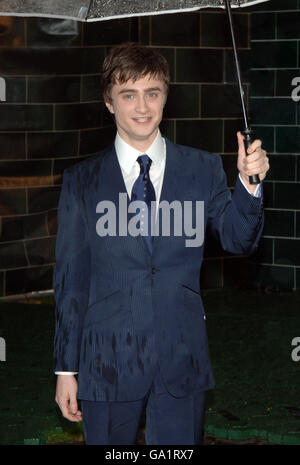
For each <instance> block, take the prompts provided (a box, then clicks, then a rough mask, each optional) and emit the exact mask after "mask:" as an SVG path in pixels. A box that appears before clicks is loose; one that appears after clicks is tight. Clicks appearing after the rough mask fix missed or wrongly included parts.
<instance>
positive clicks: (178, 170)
mask: <svg viewBox="0 0 300 465" xmlns="http://www.w3.org/2000/svg"><path fill="white" fill-rule="evenodd" d="M165 140H166V166H165V173H164V179H163V185H162V190H161V195H160V201H159V202H160V203H161V202H163V201H166V202H168V203H172V202H173V201H174V200H180V198H181V197H180V185H179V180H180V177H181V175H182V168H183V165H182V157H181V154H180V152H179V151H178V149H177V148H176V146H175V145H174V144H173V143H172V142H170V141H169V140H168V139H167V138H165ZM160 220H161V218H160ZM159 223H160V226H161V221H159ZM166 239H167V238H166V237H164V241H163V246H164V247H165V246H166ZM171 239H172V237H171V236H170V237H169V238H168V240H169V241H170V240H171ZM160 242H161V241H160V236H159V235H157V236H155V237H154V239H153V253H154V252H157V248H158V246H159V244H160Z"/></svg>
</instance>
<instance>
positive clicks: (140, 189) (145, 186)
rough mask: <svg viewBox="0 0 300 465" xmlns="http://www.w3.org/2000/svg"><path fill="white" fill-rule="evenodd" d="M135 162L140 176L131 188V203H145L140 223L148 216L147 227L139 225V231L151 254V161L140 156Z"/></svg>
mask: <svg viewBox="0 0 300 465" xmlns="http://www.w3.org/2000/svg"><path fill="white" fill-rule="evenodd" d="M137 162H138V163H139V165H140V174H139V176H138V177H137V179H136V181H135V183H134V184H133V187H132V193H131V201H134V200H142V201H143V202H145V203H146V206H147V209H145V212H143V211H142V212H140V213H141V222H142V221H143V216H144V215H147V214H148V222H147V223H148V227H147V228H146V227H144V225H143V224H141V225H140V230H141V232H142V234H143V236H144V238H145V241H146V244H147V246H148V249H149V252H150V253H152V237H151V208H150V207H151V202H154V201H155V190H154V187H153V184H152V182H151V180H150V176H149V170H150V166H151V163H152V160H151V159H150V158H149V157H148V155H141V156H139V157H138V159H137Z"/></svg>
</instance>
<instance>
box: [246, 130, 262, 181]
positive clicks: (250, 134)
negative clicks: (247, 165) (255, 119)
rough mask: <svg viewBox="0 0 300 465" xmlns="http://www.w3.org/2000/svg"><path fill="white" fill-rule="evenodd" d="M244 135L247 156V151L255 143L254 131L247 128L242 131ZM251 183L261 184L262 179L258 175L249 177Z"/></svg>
mask: <svg viewBox="0 0 300 465" xmlns="http://www.w3.org/2000/svg"><path fill="white" fill-rule="evenodd" d="M242 134H243V136H244V145H245V150H246V155H248V152H247V150H248V148H249V147H250V145H251V144H252V142H253V141H254V137H253V131H252V130H251V129H250V128H247V129H245V130H244V131H242ZM249 182H250V184H259V183H260V179H259V176H258V174H253V175H252V176H249Z"/></svg>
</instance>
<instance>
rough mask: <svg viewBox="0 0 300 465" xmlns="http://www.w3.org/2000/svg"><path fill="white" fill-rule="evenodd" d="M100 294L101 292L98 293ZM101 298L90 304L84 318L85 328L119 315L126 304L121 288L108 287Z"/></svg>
mask: <svg viewBox="0 0 300 465" xmlns="http://www.w3.org/2000/svg"><path fill="white" fill-rule="evenodd" d="M98 296H99V294H98ZM100 296H101V297H100V298H99V299H98V300H96V301H95V302H93V303H92V304H90V305H89V306H88V308H87V311H86V315H85V318H84V324H83V326H84V328H86V327H88V326H90V325H97V324H98V323H103V322H105V321H106V320H107V319H110V318H113V317H114V316H116V315H118V314H119V313H120V312H121V311H122V308H123V306H124V302H123V298H122V291H121V289H106V290H104V291H103V295H101V293H100Z"/></svg>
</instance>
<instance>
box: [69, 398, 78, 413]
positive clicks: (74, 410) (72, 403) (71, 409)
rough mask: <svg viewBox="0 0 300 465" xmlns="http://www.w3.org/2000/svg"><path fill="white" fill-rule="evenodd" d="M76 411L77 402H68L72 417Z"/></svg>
mask: <svg viewBox="0 0 300 465" xmlns="http://www.w3.org/2000/svg"><path fill="white" fill-rule="evenodd" d="M77 410H78V405H77V401H76V400H75V399H72V400H70V403H69V412H70V413H72V414H73V415H75V414H76V412H77Z"/></svg>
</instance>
